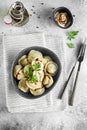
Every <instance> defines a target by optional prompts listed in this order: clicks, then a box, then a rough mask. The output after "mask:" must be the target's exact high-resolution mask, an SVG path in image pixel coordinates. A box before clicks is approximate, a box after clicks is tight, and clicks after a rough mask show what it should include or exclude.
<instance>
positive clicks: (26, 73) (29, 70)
mask: <svg viewBox="0 0 87 130" xmlns="http://www.w3.org/2000/svg"><path fill="white" fill-rule="evenodd" d="M31 73H32V68H31V67H27V69H26V72H25V73H24V74H25V75H26V76H29V75H31Z"/></svg>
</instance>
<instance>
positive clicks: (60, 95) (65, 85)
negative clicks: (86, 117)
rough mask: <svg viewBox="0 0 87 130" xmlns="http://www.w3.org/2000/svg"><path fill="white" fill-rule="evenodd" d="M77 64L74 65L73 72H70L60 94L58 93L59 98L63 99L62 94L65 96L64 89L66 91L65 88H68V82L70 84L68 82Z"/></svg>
mask: <svg viewBox="0 0 87 130" xmlns="http://www.w3.org/2000/svg"><path fill="white" fill-rule="evenodd" d="M75 65H76V63H75ZM75 65H74V66H73V68H72V70H71V72H70V74H69V77H68V79H67V80H66V82H65V84H64V86H63V87H62V89H61V90H60V92H59V95H58V98H59V99H61V98H62V96H63V93H64V91H65V89H66V87H67V84H68V82H69V80H70V77H71V75H72V73H73V71H74V69H75Z"/></svg>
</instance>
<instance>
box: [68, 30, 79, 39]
mask: <svg viewBox="0 0 87 130" xmlns="http://www.w3.org/2000/svg"><path fill="white" fill-rule="evenodd" d="M78 33H79V31H71V32H69V33H68V40H70V41H71V40H72V39H75V36H76V35H77V34H78Z"/></svg>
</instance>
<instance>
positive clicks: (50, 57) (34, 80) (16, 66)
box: [11, 46, 61, 99]
mask: <svg viewBox="0 0 87 130" xmlns="http://www.w3.org/2000/svg"><path fill="white" fill-rule="evenodd" d="M60 72H61V64H60V61H59V58H58V56H57V55H56V54H55V53H54V52H52V51H51V50H49V49H47V48H44V47H39V46H33V47H29V48H25V49H24V50H22V51H21V52H20V53H18V55H17V56H16V58H15V60H14V61H13V63H12V68H11V80H12V84H13V86H14V88H15V90H16V92H17V93H18V94H20V95H21V96H23V97H25V98H29V99H35V98H37V97H41V96H43V95H45V94H47V93H48V92H50V91H51V90H52V88H53V87H54V86H55V84H56V83H57V81H58V78H59V75H60Z"/></svg>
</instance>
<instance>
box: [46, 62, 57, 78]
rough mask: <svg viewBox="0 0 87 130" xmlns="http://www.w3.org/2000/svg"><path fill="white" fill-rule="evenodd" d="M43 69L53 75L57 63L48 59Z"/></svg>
mask: <svg viewBox="0 0 87 130" xmlns="http://www.w3.org/2000/svg"><path fill="white" fill-rule="evenodd" d="M45 70H46V71H47V72H48V73H49V74H51V75H52V76H54V75H55V74H56V72H57V70H58V65H57V64H56V63H55V62H53V61H49V62H47V64H46V65H45Z"/></svg>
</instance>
